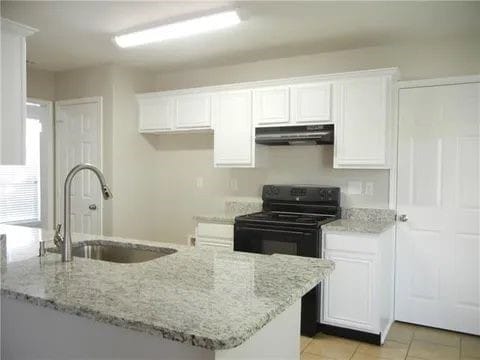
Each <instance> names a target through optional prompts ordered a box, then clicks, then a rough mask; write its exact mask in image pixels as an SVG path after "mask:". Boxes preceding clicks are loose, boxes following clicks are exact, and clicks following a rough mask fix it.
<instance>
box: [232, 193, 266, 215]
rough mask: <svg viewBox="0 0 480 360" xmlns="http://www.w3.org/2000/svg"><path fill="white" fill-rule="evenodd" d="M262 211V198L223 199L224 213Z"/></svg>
mask: <svg viewBox="0 0 480 360" xmlns="http://www.w3.org/2000/svg"><path fill="white" fill-rule="evenodd" d="M258 211H262V199H260V198H248V197H239V198H230V199H227V200H226V201H225V213H226V214H233V215H243V214H248V213H254V212H258Z"/></svg>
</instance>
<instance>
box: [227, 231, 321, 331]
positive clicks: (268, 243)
mask: <svg viewBox="0 0 480 360" xmlns="http://www.w3.org/2000/svg"><path fill="white" fill-rule="evenodd" d="M320 244H321V242H320V231H319V230H318V229H301V228H290V227H289V228H282V227H278V226H275V227H273V226H269V225H264V224H262V225H258V224H240V223H235V233H234V240H233V247H234V250H235V251H244V252H253V253H259V254H274V253H277V254H287V255H298V256H308V257H320ZM320 290H321V289H320V286H316V287H315V288H313V289H312V290H310V291H309V292H308V293H307V294H305V295H304V296H303V297H302V315H301V316H302V318H301V333H302V334H303V335H306V336H310V337H312V336H314V335H315V334H316V333H317V319H318V314H319V311H320V300H319V299H320Z"/></svg>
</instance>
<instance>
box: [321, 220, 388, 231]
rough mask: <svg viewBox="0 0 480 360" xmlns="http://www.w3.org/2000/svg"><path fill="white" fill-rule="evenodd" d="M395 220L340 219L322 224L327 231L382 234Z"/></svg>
mask: <svg viewBox="0 0 480 360" xmlns="http://www.w3.org/2000/svg"><path fill="white" fill-rule="evenodd" d="M393 224H394V223H393V221H364V220H354V219H339V220H335V221H332V222H330V223H328V224H325V225H322V229H323V230H325V231H339V232H340V231H341V232H352V233H353V232H356V233H369V234H381V233H383V232H384V231H385V230H388V229H389V228H391V227H392V226H393Z"/></svg>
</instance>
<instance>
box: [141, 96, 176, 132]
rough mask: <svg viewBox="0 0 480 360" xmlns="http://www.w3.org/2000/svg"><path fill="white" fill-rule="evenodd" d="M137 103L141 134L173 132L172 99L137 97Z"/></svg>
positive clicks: (166, 97)
mask: <svg viewBox="0 0 480 360" xmlns="http://www.w3.org/2000/svg"><path fill="white" fill-rule="evenodd" d="M137 101H138V118H139V130H140V131H141V132H155V131H169V130H173V120H174V100H173V98H172V97H169V96H165V97H158V96H138V97H137Z"/></svg>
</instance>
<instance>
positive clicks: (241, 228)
mask: <svg viewBox="0 0 480 360" xmlns="http://www.w3.org/2000/svg"><path fill="white" fill-rule="evenodd" d="M237 230H238V231H241V230H250V231H261V232H275V233H280V234H293V235H302V236H305V235H310V234H309V233H305V232H301V231H292V230H275V229H264V228H257V227H250V226H239V227H238V228H237Z"/></svg>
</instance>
